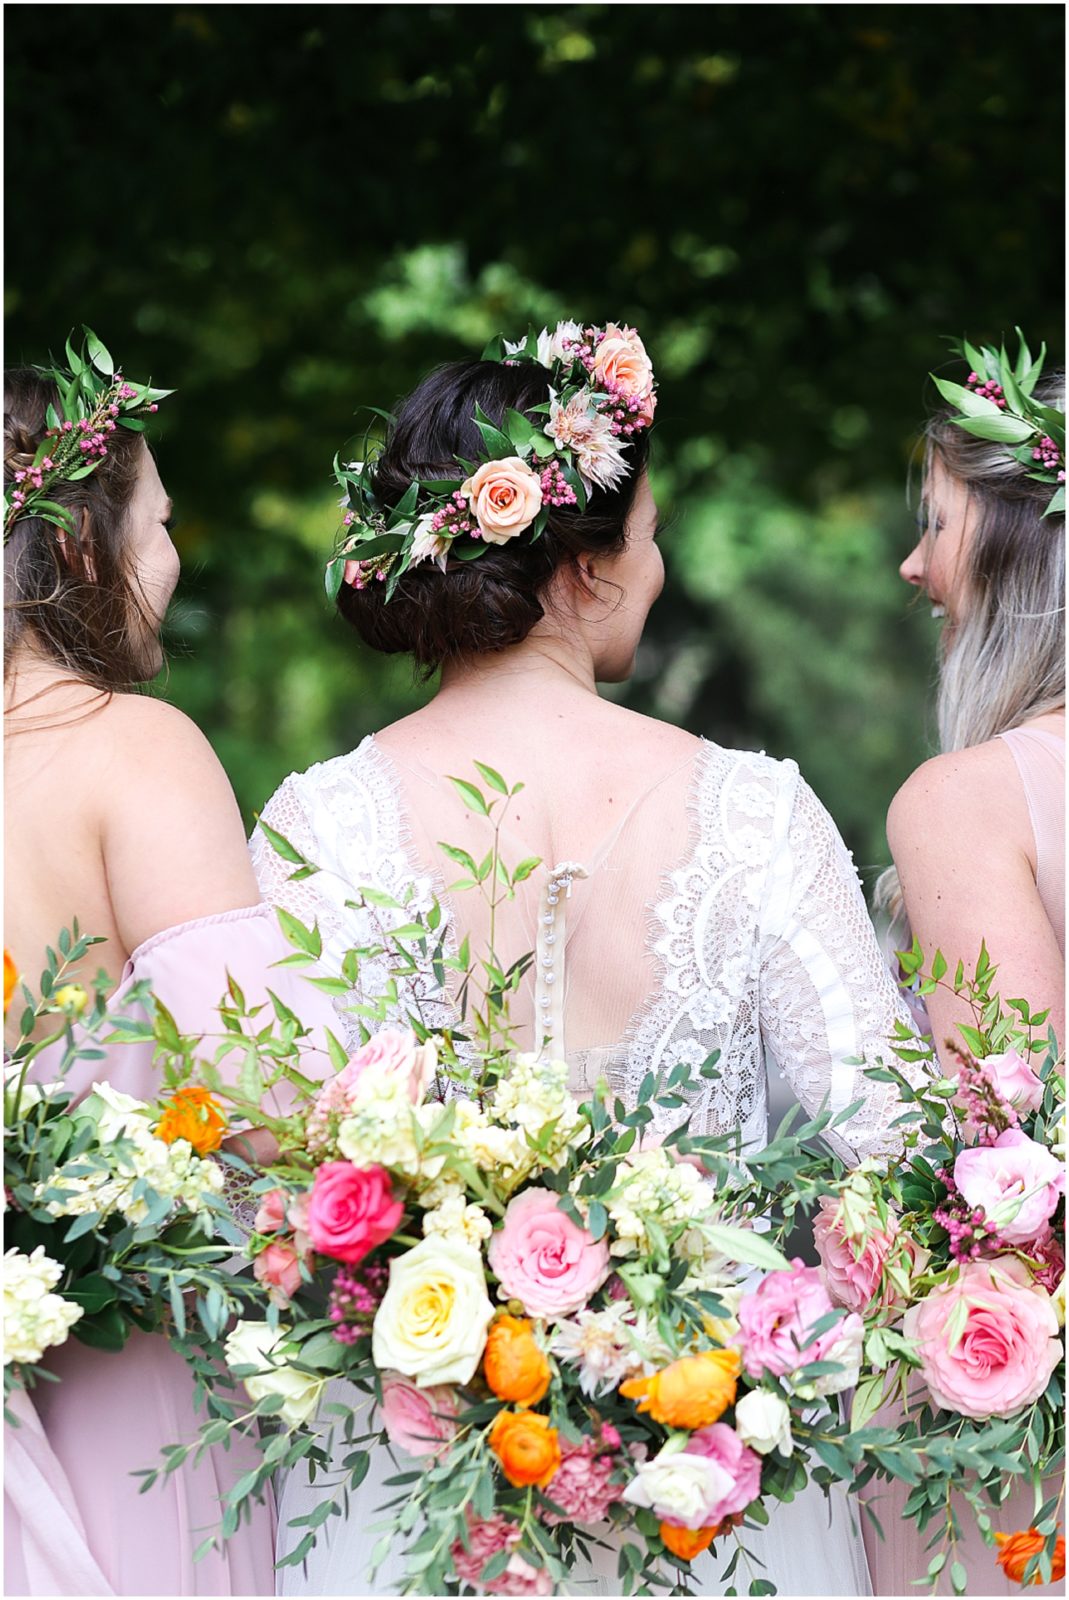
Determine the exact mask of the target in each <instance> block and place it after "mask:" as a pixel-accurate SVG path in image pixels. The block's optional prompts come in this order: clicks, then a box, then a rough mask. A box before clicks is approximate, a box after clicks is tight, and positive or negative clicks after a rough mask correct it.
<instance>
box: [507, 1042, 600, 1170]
mask: <svg viewBox="0 0 1069 1600" xmlns="http://www.w3.org/2000/svg"><path fill="white" fill-rule="evenodd" d="M491 1110H492V1114H493V1116H494V1119H495V1120H496V1121H497V1122H508V1123H513V1124H515V1125H516V1126H517V1127H519V1128H522V1129H523V1130H524V1132H525V1133H529V1134H530V1135H531V1137H532V1138H537V1136H538V1134H539V1133H541V1131H542V1129H543V1128H545V1127H547V1126H548V1125H549V1124H550V1123H556V1124H557V1126H556V1128H555V1130H554V1134H553V1140H552V1144H551V1149H552V1150H553V1152H554V1153H556V1152H557V1151H559V1150H561V1149H563V1148H564V1147H565V1146H566V1145H567V1144H568V1143H570V1142H571V1141H572V1140H573V1138H574V1136H575V1134H576V1133H578V1132H579V1131H580V1130H581V1129H583V1128H585V1127H586V1126H587V1124H586V1122H585V1121H584V1119H583V1117H582V1116H581V1115H580V1113H579V1107H578V1105H577V1103H576V1101H575V1100H574V1099H573V1097H572V1096H571V1094H570V1093H569V1092H568V1063H567V1062H566V1061H547V1060H544V1059H542V1058H541V1057H539V1056H536V1055H529V1054H520V1055H517V1056H514V1057H513V1059H512V1064H511V1066H510V1067H509V1069H508V1073H507V1075H506V1076H505V1077H503V1078H501V1079H499V1081H498V1084H497V1088H496V1089H495V1090H494V1094H493V1099H492V1101H491Z"/></svg>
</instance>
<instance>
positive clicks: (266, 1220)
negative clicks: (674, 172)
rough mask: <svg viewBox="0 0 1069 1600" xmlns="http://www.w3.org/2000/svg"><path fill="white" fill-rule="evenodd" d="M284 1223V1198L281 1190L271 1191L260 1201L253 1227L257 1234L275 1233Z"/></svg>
mask: <svg viewBox="0 0 1069 1600" xmlns="http://www.w3.org/2000/svg"><path fill="white" fill-rule="evenodd" d="M285 1221H286V1196H285V1195H284V1194H283V1193H282V1190H281V1189H271V1190H269V1191H268V1193H267V1194H265V1195H264V1196H263V1197H262V1198H261V1200H260V1209H259V1211H258V1212H257V1213H256V1221H255V1222H254V1223H253V1227H254V1228H255V1229H256V1232H257V1233H277V1232H278V1230H279V1229H280V1228H281V1227H282V1226H283V1225H284V1223H285Z"/></svg>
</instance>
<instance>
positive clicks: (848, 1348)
mask: <svg viewBox="0 0 1069 1600" xmlns="http://www.w3.org/2000/svg"><path fill="white" fill-rule="evenodd" d="M851 1322H852V1323H854V1324H855V1326H854V1327H853V1328H852V1329H849V1331H847V1332H846V1333H844V1334H842V1335H840V1337H839V1338H838V1339H836V1341H835V1343H834V1344H833V1345H832V1346H831V1347H830V1349H828V1350H825V1351H824V1352H823V1354H822V1355H821V1358H820V1359H821V1360H822V1361H837V1362H838V1363H839V1365H840V1366H841V1368H842V1371H841V1372H825V1373H823V1374H822V1376H821V1377H819V1378H814V1379H813V1381H812V1383H800V1384H792V1385H791V1388H792V1390H793V1392H794V1393H795V1394H797V1395H800V1396H801V1397H802V1399H805V1400H809V1399H812V1398H813V1396H814V1395H818V1394H839V1393H840V1391H841V1390H843V1389H852V1388H853V1387H854V1385H855V1384H856V1383H857V1380H858V1379H859V1378H860V1376H861V1354H862V1348H863V1345H864V1341H865V1330H864V1325H863V1323H862V1321H861V1318H860V1317H850V1318H847V1324H849V1323H851Z"/></svg>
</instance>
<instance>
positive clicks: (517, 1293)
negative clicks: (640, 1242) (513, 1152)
mask: <svg viewBox="0 0 1069 1600" xmlns="http://www.w3.org/2000/svg"><path fill="white" fill-rule="evenodd" d="M487 1255H488V1257H489V1261H490V1266H491V1268H492V1270H493V1271H494V1272H495V1273H496V1275H497V1277H498V1278H499V1279H500V1281H501V1288H502V1291H503V1295H504V1297H505V1298H508V1299H516V1300H519V1301H521V1302H522V1304H523V1308H524V1310H525V1311H526V1312H527V1315H528V1316H530V1317H559V1316H565V1315H566V1314H567V1313H568V1312H570V1311H578V1310H579V1308H580V1307H581V1306H585V1305H586V1303H587V1301H588V1300H589V1299H590V1297H591V1295H592V1294H593V1293H594V1291H595V1290H596V1289H600V1288H601V1285H602V1284H603V1283H604V1282H605V1279H606V1278H607V1277H608V1275H609V1269H610V1261H609V1247H608V1244H607V1243H606V1241H605V1240H604V1239H594V1238H593V1237H592V1236H591V1235H590V1234H589V1233H588V1232H587V1230H586V1229H585V1228H580V1227H579V1226H578V1224H577V1223H574V1222H573V1221H572V1219H571V1217H568V1216H566V1215H565V1213H564V1212H563V1211H562V1210H561V1209H560V1206H559V1205H558V1203H557V1196H556V1195H555V1194H553V1193H551V1192H550V1190H549V1189H537V1188H536V1189H525V1190H524V1192H523V1194H518V1195H516V1197H515V1198H514V1199H512V1200H510V1201H509V1204H508V1210H507V1211H506V1212H505V1221H504V1223H503V1225H502V1227H501V1230H500V1232H498V1233H495V1234H494V1236H493V1238H492V1239H491V1240H490V1245H489V1249H488V1251H487Z"/></svg>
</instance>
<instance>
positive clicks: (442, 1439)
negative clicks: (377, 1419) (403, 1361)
mask: <svg viewBox="0 0 1069 1600" xmlns="http://www.w3.org/2000/svg"><path fill="white" fill-rule="evenodd" d="M381 1410H382V1425H383V1427H384V1428H385V1429H386V1435H387V1438H388V1439H389V1441H390V1443H391V1444H393V1445H396V1446H397V1448H398V1449H399V1450H406V1451H407V1452H408V1454H409V1455H410V1456H437V1455H440V1454H441V1453H442V1451H443V1449H444V1448H445V1446H446V1445H448V1443H449V1441H450V1439H452V1438H453V1436H454V1434H455V1433H456V1431H457V1425H456V1421H455V1418H456V1414H457V1396H456V1390H455V1389H453V1388H451V1387H450V1385H449V1384H445V1383H439V1384H433V1385H432V1386H431V1387H430V1388H428V1389H420V1388H418V1387H417V1386H416V1384H414V1383H412V1382H411V1380H410V1379H408V1378H406V1377H404V1376H403V1375H402V1374H401V1373H400V1372H384V1373H383V1374H382V1407H381Z"/></svg>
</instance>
